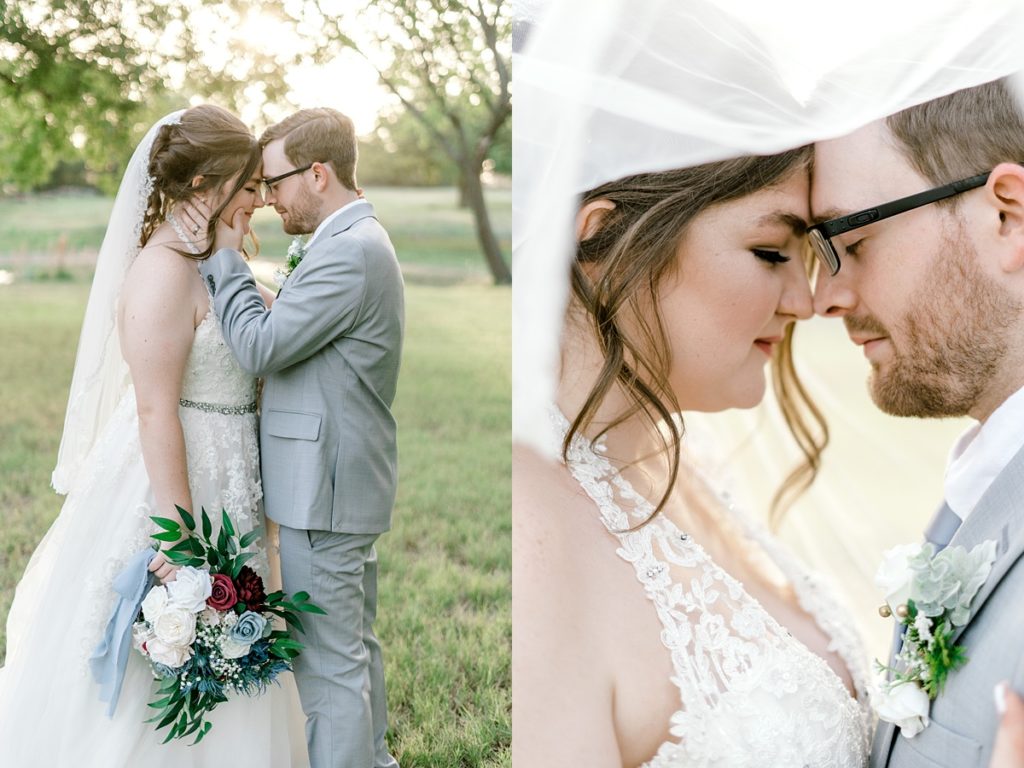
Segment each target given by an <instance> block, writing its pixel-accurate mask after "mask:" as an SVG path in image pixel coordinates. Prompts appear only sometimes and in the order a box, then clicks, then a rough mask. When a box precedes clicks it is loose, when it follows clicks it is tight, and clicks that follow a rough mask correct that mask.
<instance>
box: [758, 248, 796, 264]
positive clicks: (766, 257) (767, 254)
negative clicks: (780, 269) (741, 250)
mask: <svg viewBox="0 0 1024 768" xmlns="http://www.w3.org/2000/svg"><path fill="white" fill-rule="evenodd" d="M750 252H751V253H753V254H754V255H755V256H756V257H757V258H759V259H760V260H761V261H764V262H766V263H768V264H785V263H786V262H787V261H789V258H790V257H789V256H786V255H785V254H784V253H780V252H779V251H770V250H768V249H766V248H751V249H750Z"/></svg>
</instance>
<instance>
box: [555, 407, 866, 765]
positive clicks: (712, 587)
mask: <svg viewBox="0 0 1024 768" xmlns="http://www.w3.org/2000/svg"><path fill="white" fill-rule="evenodd" d="M552 420H553V425H554V427H555V434H556V436H557V437H558V438H559V442H560V438H562V437H564V435H565V434H566V432H567V430H568V426H569V425H568V422H567V421H566V420H565V418H564V417H563V416H562V415H561V414H560V413H557V412H556V411H553V413H552ZM603 454H604V445H603V443H602V442H601V441H598V442H597V443H595V444H592V443H590V442H589V441H588V440H586V439H585V438H583V437H582V436H579V435H577V436H575V437H574V438H573V440H572V442H571V444H570V446H569V451H568V454H567V461H566V464H567V467H568V469H569V470H570V472H571V473H572V475H573V477H574V478H575V479H576V481H577V482H578V483H579V484H580V486H581V487H582V488H583V489H584V491H586V493H587V494H588V495H589V496H590V498H591V499H592V500H593V501H594V503H595V504H596V505H597V507H598V510H599V511H600V515H601V519H602V521H603V522H604V524H605V526H606V527H607V528H608V530H609V531H610V532H611V533H612V534H613V535H614V536H615V537H616V538H617V539H618V542H619V546H618V549H617V553H618V555H619V556H620V557H622V558H623V559H624V560H626V561H627V562H630V563H632V564H633V567H634V569H635V571H636V575H637V578H638V580H639V581H640V583H641V584H642V585H643V588H644V591H645V593H646V595H647V597H648V598H649V599H650V600H651V602H652V603H653V604H654V607H655V609H656V611H657V614H658V618H659V619H660V621H661V624H662V634H661V639H662V642H663V644H664V645H665V647H666V648H667V649H668V651H669V653H670V655H671V658H672V666H673V670H674V674H673V677H672V682H673V684H674V685H675V686H676V687H677V688H678V689H679V696H680V708H679V710H678V711H677V712H676V713H675V714H674V715H673V716H672V718H671V722H670V733H671V734H672V736H673V737H674V738H675V739H677V741H669V742H666V743H665V744H663V745H661V747H660V748H659V750H658V752H657V754H656V755H655V757H654V758H653V759H652V760H651V761H650V762H648V763H647V764H646V767H645V768H677V767H681V766H730V768H743V767H744V766H750V767H751V768H753V767H754V766H766V765H771V766H779V767H780V768H784V767H786V766H794V768H803V767H804V766H811V767H813V768H863V766H865V765H866V764H867V755H868V747H869V724H870V720H869V717H868V715H867V714H866V713H867V708H866V697H865V696H864V695H863V694H862V696H861V701H858V700H855V699H853V698H851V697H850V695H849V693H848V692H847V690H846V688H845V686H844V685H843V683H842V681H841V680H840V679H839V678H838V677H837V676H836V674H835V673H834V672H833V671H832V669H831V668H830V667H829V666H828V664H827V663H826V662H825V660H824V659H822V658H821V657H819V656H817V655H816V654H814V653H813V652H811V651H810V650H809V649H807V648H806V647H805V646H804V645H803V644H802V643H800V642H799V641H797V640H796V639H795V638H793V637H792V636H791V635H790V634H789V632H788V631H786V629H785V628H784V627H782V626H780V625H779V624H778V622H776V621H775V619H774V618H773V617H772V616H771V615H770V614H769V613H767V611H765V609H764V608H763V607H762V606H761V605H760V603H758V602H757V600H755V599H754V598H753V597H751V596H750V595H748V594H747V593H746V591H745V590H744V588H743V585H742V584H741V583H740V582H738V581H737V580H736V579H734V578H733V577H732V576H730V575H729V574H727V573H726V572H724V571H723V570H722V569H721V568H719V567H718V566H717V565H716V564H715V563H714V561H713V560H712V559H711V558H710V556H708V554H707V553H706V552H705V551H704V549H703V548H702V547H701V546H700V544H698V543H697V542H695V541H694V540H693V539H692V538H691V537H690V536H689V535H688V534H686V533H685V532H683V531H681V530H679V529H678V528H677V527H676V526H675V524H674V523H673V522H672V521H671V520H669V519H668V518H667V517H665V516H664V515H660V514H659V515H657V516H656V517H654V518H653V519H652V520H651V521H650V522H649V523H647V524H646V525H644V526H642V527H640V528H638V529H637V530H634V531H629V530H627V529H628V528H629V526H630V525H635V524H636V523H639V522H641V521H643V520H646V519H647V518H648V517H649V516H650V515H651V513H652V512H653V511H654V507H653V506H652V505H651V503H650V502H649V501H648V500H647V499H645V498H644V497H643V496H641V495H640V494H638V493H637V492H636V491H635V490H634V489H633V487H632V486H631V485H630V483H629V482H628V481H627V480H626V479H625V478H624V477H623V476H622V475H621V474H620V473H619V472H618V470H617V469H616V468H615V467H614V466H613V465H612V463H611V462H610V461H609V460H608V459H607V458H605V456H604V455H603ZM727 508H728V509H730V510H731V507H729V506H728V505H727ZM741 522H743V521H742V520H741ZM765 533H766V532H765ZM767 539H770V537H768V536H767V533H766V536H765V538H764V539H762V537H760V536H757V538H756V540H757V541H759V542H763V541H765V540H767ZM765 549H766V551H767V552H768V554H769V555H771V556H772V557H777V556H778V555H779V554H780V552H781V547H779V546H777V545H775V544H774V543H773V544H772V546H766V547H765ZM778 565H779V567H780V569H782V570H783V572H784V573H785V574H786V575H787V577H788V578H792V579H793V583H794V586H795V588H796V589H797V592H798V596H799V599H800V603H801V605H802V607H803V608H804V610H806V611H807V612H808V613H809V614H810V615H811V616H813V617H814V618H815V620H816V621H817V622H818V623H819V626H821V627H822V629H823V630H824V631H825V632H826V633H828V634H829V636H830V637H831V638H832V645H833V647H834V648H836V650H837V652H839V653H840V654H841V655H842V656H843V658H844V660H845V661H846V662H847V663H848V664H849V666H850V668H851V670H855V669H856V670H859V669H860V668H861V664H862V662H861V661H860V659H859V658H857V657H856V654H857V653H858V651H857V649H858V648H859V643H858V642H857V641H856V635H855V632H854V631H853V630H852V628H848V629H843V627H845V622H844V621H842V620H841V614H838V611H837V610H836V609H835V608H834V607H832V608H831V609H827V606H826V601H825V600H824V599H823V598H821V597H820V596H819V593H818V591H817V589H818V588H817V587H816V586H814V584H815V583H814V582H813V581H812V580H810V579H809V578H808V577H807V576H806V574H803V573H801V572H799V569H798V568H797V567H796V566H795V563H794V562H793V561H792V559H791V558H788V557H786V558H783V560H782V561H780V562H778ZM851 638H852V639H851ZM847 655H849V658H847ZM857 678H858V679H857V685H858V693H862V692H863V691H864V688H863V687H862V685H863V680H864V678H863V675H857Z"/></svg>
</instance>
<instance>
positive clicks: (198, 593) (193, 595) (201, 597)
mask: <svg viewBox="0 0 1024 768" xmlns="http://www.w3.org/2000/svg"><path fill="white" fill-rule="evenodd" d="M212 594H213V582H212V581H211V580H210V573H209V571H204V570H200V569H199V568H193V567H191V566H188V565H186V566H184V567H182V568H179V569H178V573H177V574H176V575H175V577H174V581H171V582H168V583H167V595H168V596H169V597H170V601H171V603H173V604H174V605H176V606H177V607H179V608H184V609H185V610H186V611H191V612H192V613H199V612H200V611H201V610H203V609H204V608H206V600H207V599H208V598H209V597H210V595H212Z"/></svg>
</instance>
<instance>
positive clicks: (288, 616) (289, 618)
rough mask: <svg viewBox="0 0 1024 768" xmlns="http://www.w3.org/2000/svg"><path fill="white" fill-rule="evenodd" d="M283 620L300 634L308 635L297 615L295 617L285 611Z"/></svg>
mask: <svg viewBox="0 0 1024 768" xmlns="http://www.w3.org/2000/svg"><path fill="white" fill-rule="evenodd" d="M283 618H284V620H285V621H286V622H288V624H290V625H291V626H293V627H295V628H296V629H297V630H299V632H301V633H302V634H306V628H305V627H304V626H302V622H301V621H299V617H298V616H297V615H295V614H294V613H292V612H291V611H285V612H284V617H283Z"/></svg>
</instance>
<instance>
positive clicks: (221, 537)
mask: <svg viewBox="0 0 1024 768" xmlns="http://www.w3.org/2000/svg"><path fill="white" fill-rule="evenodd" d="M217 551H218V552H221V553H223V552H227V551H228V532H227V531H225V530H224V529H223V528H221V529H220V533H218V534H217Z"/></svg>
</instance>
